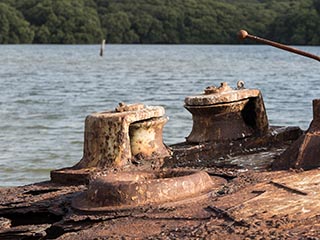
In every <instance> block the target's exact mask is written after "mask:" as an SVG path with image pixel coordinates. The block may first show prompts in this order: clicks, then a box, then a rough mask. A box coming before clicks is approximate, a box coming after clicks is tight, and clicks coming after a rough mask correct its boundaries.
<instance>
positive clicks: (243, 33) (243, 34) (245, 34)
mask: <svg viewBox="0 0 320 240" xmlns="http://www.w3.org/2000/svg"><path fill="white" fill-rule="evenodd" d="M238 37H239V38H240V39H241V40H242V39H245V38H249V39H251V40H255V41H257V42H261V43H264V44H267V45H270V46H273V47H276V48H280V49H282V50H285V51H288V52H292V53H296V54H299V55H302V56H304V57H308V58H312V59H314V60H317V61H320V57H319V56H317V55H314V54H311V53H308V52H305V51H302V50H299V49H297V48H293V47H289V46H287V45H284V44H281V43H277V42H273V41H270V40H267V39H264V38H260V37H257V36H254V35H250V34H249V33H248V32H247V31H246V30H240V31H239V33H238Z"/></svg>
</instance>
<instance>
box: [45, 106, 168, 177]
mask: <svg viewBox="0 0 320 240" xmlns="http://www.w3.org/2000/svg"><path fill="white" fill-rule="evenodd" d="M164 114H165V110H164V108H163V107H159V106H145V105H143V104H131V105H125V104H123V103H121V104H119V106H118V107H117V108H116V109H115V111H107V112H98V113H93V114H91V115H89V116H87V118H86V120H85V133H84V150H83V157H82V159H81V161H80V162H79V163H77V164H76V165H75V166H74V167H72V168H67V169H60V170H54V171H52V172H51V179H52V181H56V182H65V180H66V179H68V181H76V182H77V181H78V180H79V179H78V180H77V179H76V178H77V176H81V177H82V178H88V175H90V174H91V172H92V171H97V170H98V171H99V170H105V169H113V168H116V169H117V168H121V167H124V166H130V165H131V163H136V164H139V163H142V162H143V163H150V162H152V161H153V163H154V164H158V165H160V164H161V162H162V160H163V159H164V158H165V157H167V156H169V155H170V152H169V150H168V149H167V147H166V146H165V145H164V144H163V139H162V130H163V126H164V124H165V123H166V122H167V120H168V118H167V117H165V116H164ZM79 181H80V180H79Z"/></svg>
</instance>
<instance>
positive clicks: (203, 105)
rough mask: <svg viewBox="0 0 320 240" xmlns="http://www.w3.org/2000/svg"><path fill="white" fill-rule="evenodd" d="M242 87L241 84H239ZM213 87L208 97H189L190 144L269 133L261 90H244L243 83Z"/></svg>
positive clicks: (206, 93)
mask: <svg viewBox="0 0 320 240" xmlns="http://www.w3.org/2000/svg"><path fill="white" fill-rule="evenodd" d="M239 84H240V85H239ZM239 84H238V88H237V89H236V90H235V89H232V88H231V87H230V86H228V84H227V83H221V86H220V87H215V86H211V87H208V88H206V89H205V90H204V94H201V95H196V96H190V97H186V99H185V108H186V109H187V110H188V111H189V112H190V113H191V114H192V119H193V127H192V131H191V133H190V135H189V136H188V137H187V142H189V143H201V142H210V141H224V140H236V139H241V138H247V137H251V136H257V135H264V134H266V132H267V131H268V126H269V125H268V118H267V115H266V111H265V107H264V103H263V99H262V95H261V93H260V91H259V90H257V89H244V84H243V83H239Z"/></svg>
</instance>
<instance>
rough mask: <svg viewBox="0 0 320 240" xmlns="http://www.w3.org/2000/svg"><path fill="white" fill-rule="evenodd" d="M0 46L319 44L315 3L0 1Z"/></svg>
mask: <svg viewBox="0 0 320 240" xmlns="http://www.w3.org/2000/svg"><path fill="white" fill-rule="evenodd" d="M0 18H1V19H0V20H1V25H0V34H1V35H0V42H1V43H30V42H33V43H69V44H82V43H84V44H85V43H98V42H100V41H101V39H103V38H105V39H106V40H107V42H109V43H172V44H176V43H200V44H230V43H239V40H237V38H236V33H237V32H238V31H239V30H240V29H246V30H248V31H249V32H250V33H252V34H254V35H258V36H261V37H266V38H270V39H272V40H275V41H280V42H283V43H286V44H310V45H319V44H320V29H319V28H320V27H319V26H320V24H319V23H320V0H138V1H133V0H0Z"/></svg>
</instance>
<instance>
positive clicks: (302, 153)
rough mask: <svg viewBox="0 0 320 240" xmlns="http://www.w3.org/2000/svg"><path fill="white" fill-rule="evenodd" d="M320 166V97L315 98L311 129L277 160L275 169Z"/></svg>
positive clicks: (273, 166)
mask: <svg viewBox="0 0 320 240" xmlns="http://www.w3.org/2000/svg"><path fill="white" fill-rule="evenodd" d="M317 167H320V99H315V100H313V121H312V122H311V124H310V127H309V129H308V130H307V132H306V133H304V134H303V135H302V136H301V137H300V138H298V139H297V141H295V142H294V143H293V144H292V146H290V147H289V148H288V149H287V150H286V151H285V152H284V153H283V154H282V155H281V156H280V157H279V159H277V160H276V161H274V163H273V165H272V168H273V170H282V169H290V168H295V169H299V168H303V169H304V170H308V169H313V168H317Z"/></svg>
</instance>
